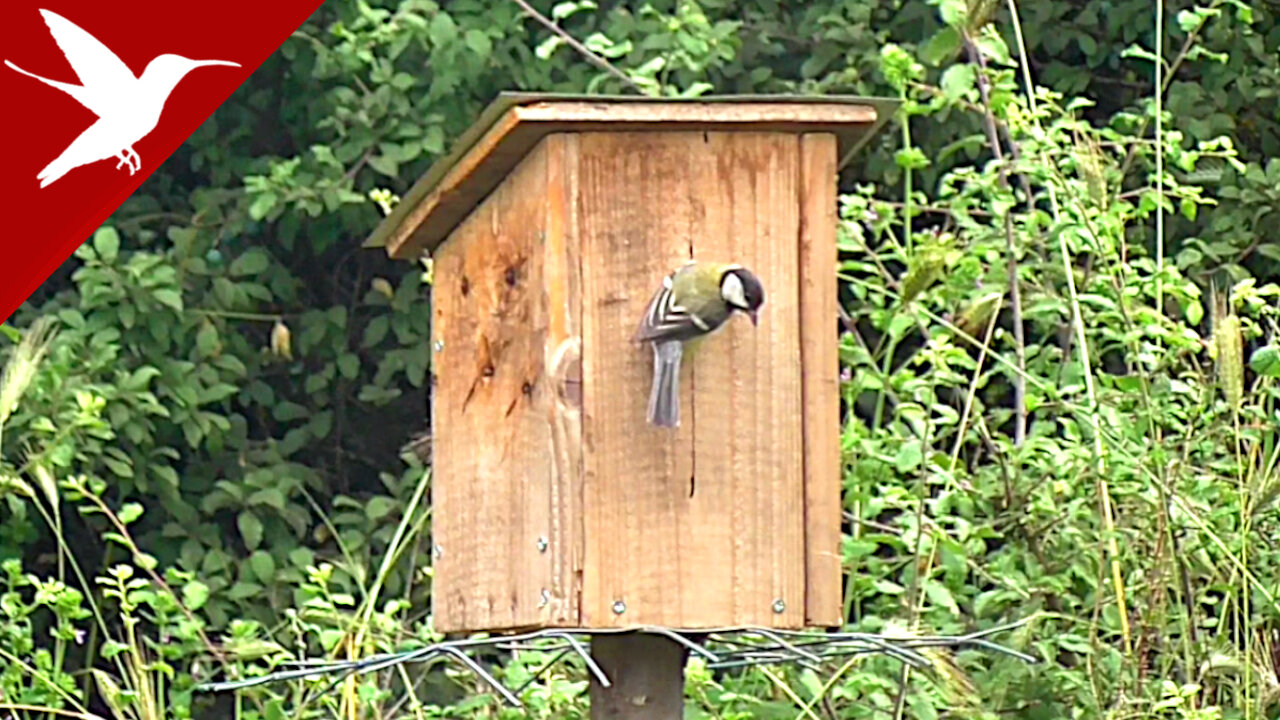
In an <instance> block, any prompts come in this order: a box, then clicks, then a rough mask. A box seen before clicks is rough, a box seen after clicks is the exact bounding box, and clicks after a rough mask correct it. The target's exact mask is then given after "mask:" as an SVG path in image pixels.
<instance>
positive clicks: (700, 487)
mask: <svg viewBox="0 0 1280 720" xmlns="http://www.w3.org/2000/svg"><path fill="white" fill-rule="evenodd" d="M578 173H579V177H578V183H579V193H578V215H579V236H580V238H581V243H582V260H581V262H582V275H583V307H582V332H583V353H584V354H583V376H584V383H585V386H584V391H585V394H584V402H585V405H584V415H583V438H584V447H585V455H584V463H585V466H584V468H585V472H584V481H583V488H584V496H583V513H584V523H585V524H584V535H585V547H586V551H585V557H584V560H585V566H584V572H583V583H584V587H583V598H582V620H583V623H584V624H585V625H587V626H591V627H607V626H626V625H634V624H656V625H666V626H673V627H686V628H695V627H710V626H719V625H726V624H749V625H765V626H771V625H772V626H783V627H798V626H801V625H803V624H804V621H805V602H806V589H805V584H806V582H805V575H806V558H805V551H806V541H805V468H804V432H803V431H804V427H803V417H804V413H803V408H802V401H803V393H802V387H801V382H802V375H803V373H802V358H801V317H800V286H801V281H800V271H799V263H800V256H801V254H800V235H801V218H800V214H801V208H802V198H801V195H800V189H801V185H802V176H801V173H802V163H801V136H800V135H797V134H794V133H784V132H611V133H583V134H581V135H580V138H579V147H578ZM830 180H831V181H832V182H833V181H834V178H830ZM690 258H695V259H698V260H700V261H710V262H737V263H741V264H743V265H745V266H747V267H748V268H750V269H752V270H753V271H754V272H755V273H756V274H757V275H759V277H760V278H761V281H762V283H763V284H764V287H765V290H766V293H767V302H766V305H765V307H764V308H763V310H762V312H761V315H760V324H759V327H755V328H753V327H752V326H751V323H750V322H749V321H748V320H747V319H746V318H743V317H735V318H734V319H733V320H731V321H730V322H729V323H728V326H727V327H726V328H725V329H724V330H723V331H722V332H721V333H719V334H717V335H715V336H712V337H711V338H708V339H706V340H704V341H702V342H701V344H700V345H699V346H698V347H696V348H694V349H693V350H692V351H691V353H689V354H688V355H687V356H686V362H685V363H684V364H683V367H682V374H681V406H682V409H681V415H682V420H681V427H680V428H678V429H677V430H674V431H673V430H670V429H664V428H655V427H651V426H649V425H648V424H647V423H646V420H645V408H646V402H647V397H648V393H649V388H650V380H651V377H652V355H651V352H650V350H649V349H648V347H647V346H645V347H642V346H637V345H636V344H634V343H633V342H632V341H631V338H632V336H633V334H634V333H635V330H636V327H637V325H638V323H639V321H640V316H641V314H642V312H643V310H644V307H645V305H646V303H647V302H648V300H649V298H650V296H651V295H652V294H653V292H654V291H655V290H656V289H657V287H658V285H659V283H660V282H661V280H662V278H663V276H664V275H665V274H667V273H668V272H670V271H671V270H672V269H673V268H675V267H677V266H679V265H680V264H681V263H682V262H684V261H685V260H688V259H690ZM832 270H833V269H829V270H828V272H831V271H832ZM835 420H836V419H835V418H831V419H830V420H829V422H835Z"/></svg>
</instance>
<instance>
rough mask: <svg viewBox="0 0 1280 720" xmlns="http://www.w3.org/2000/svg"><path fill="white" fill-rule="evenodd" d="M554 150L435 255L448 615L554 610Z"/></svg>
mask: <svg viewBox="0 0 1280 720" xmlns="http://www.w3.org/2000/svg"><path fill="white" fill-rule="evenodd" d="M547 158H548V154H547V152H546V151H545V149H540V150H535V151H534V152H533V153H531V154H530V155H529V156H528V157H526V158H525V160H524V162H522V163H521V164H520V166H519V167H518V168H517V169H516V170H515V172H514V173H513V174H512V175H511V177H510V178H509V179H508V181H507V183H506V184H504V185H503V186H502V187H501V188H500V189H499V190H498V191H497V192H496V193H494V194H493V195H492V196H490V197H489V198H488V199H487V200H486V201H485V202H484V204H482V205H481V206H480V207H479V208H477V210H476V212H475V213H473V214H472V215H471V217H470V218H468V220H467V222H466V223H464V224H463V225H462V226H460V227H459V228H458V230H457V232H456V233H455V234H454V236H453V237H452V238H451V239H450V241H449V242H448V243H446V244H445V245H444V246H443V247H442V248H441V252H440V253H438V254H437V257H436V265H435V269H436V278H437V281H436V284H435V286H434V287H433V291H432V304H433V321H434V322H433V325H434V328H433V336H434V337H433V350H435V349H437V348H438V350H439V351H438V352H434V357H433V360H434V364H433V373H434V376H435V392H434V397H433V421H432V429H433V432H434V440H435V444H434V446H433V453H434V455H433V460H434V475H433V478H432V504H433V516H432V520H433V523H434V528H433V532H434V544H435V545H436V546H437V547H438V548H439V552H438V555H439V556H438V558H437V561H436V565H435V578H434V587H433V593H432V602H433V609H434V614H435V627H436V629H437V630H441V631H444V632H455V631H465V630H481V629H484V630H498V629H506V628H519V627H526V626H529V625H534V624H538V623H539V622H540V621H542V620H544V618H545V617H546V610H545V607H546V603H545V602H544V601H543V590H544V589H549V588H550V587H551V586H552V561H551V553H549V552H544V551H541V550H540V548H539V543H538V541H537V540H538V538H539V537H543V538H546V537H549V533H550V529H549V528H550V526H551V511H550V502H551V501H550V498H551V495H552V484H551V467H552V460H551V457H550V454H551V448H552V438H551V432H550V426H549V423H548V418H549V417H550V415H551V413H552V410H551V405H552V401H553V392H552V390H553V388H552V383H551V382H546V381H545V380H544V376H545V374H546V369H545V359H544V358H545V347H546V344H547V342H548V326H549V320H548V317H547V309H546V300H545V299H544V292H543V288H544V282H545V280H544V276H545V274H546V269H545V263H546V258H545V255H544V252H543V250H542V248H543V240H542V236H543V233H544V231H545V229H546V223H547V218H548V210H547V206H546V197H545V196H544V195H543V192H544V188H545V186H546V185H547V173H548V159H547Z"/></svg>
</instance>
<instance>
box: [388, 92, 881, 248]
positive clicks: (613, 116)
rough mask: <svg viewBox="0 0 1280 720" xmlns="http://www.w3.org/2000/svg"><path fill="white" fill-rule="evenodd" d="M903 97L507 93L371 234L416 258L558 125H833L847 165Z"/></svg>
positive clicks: (801, 128)
mask: <svg viewBox="0 0 1280 720" xmlns="http://www.w3.org/2000/svg"><path fill="white" fill-rule="evenodd" d="M897 105H898V101H896V100H890V99H885V98H863V97H853V96H793V95H719V96H714V97H700V98H687V99H686V98H655V97H645V96H604V95H567V94H547V93H502V94H501V95H499V96H498V98H497V99H496V100H494V101H493V102H492V103H490V104H489V107H487V108H486V109H485V110H484V112H482V113H481V114H480V117H479V119H478V120H477V121H476V122H475V124H473V125H472V126H471V128H470V129H468V130H467V131H466V132H465V133H463V134H462V136H461V137H460V138H459V139H458V142H457V143H456V144H455V146H454V148H453V150H452V151H451V152H450V153H449V154H448V155H447V156H445V157H444V158H441V159H440V160H439V161H437V162H436V163H435V164H434V165H432V166H431V168H430V169H429V170H428V171H427V172H426V174H424V175H423V176H422V177H421V178H419V179H418V181H417V182H415V183H414V184H413V187H412V188H410V189H409V192H408V193H406V194H405V196H404V198H403V199H402V200H401V201H400V203H399V204H397V205H396V207H395V209H394V210H392V212H391V214H390V215H389V216H387V217H386V218H385V219H383V221H382V222H381V223H380V224H379V225H378V227H377V228H376V229H375V230H374V231H373V234H372V235H370V236H369V239H368V240H367V241H366V242H365V247H386V248H387V253H388V254H389V255H391V256H392V257H396V258H401V259H412V258H414V257H417V256H418V254H420V253H422V252H423V251H429V250H432V249H434V248H435V247H436V246H437V245H439V244H440V243H441V242H442V241H443V240H444V239H445V238H446V237H448V235H449V233H450V232H452V231H453V229H454V228H455V227H456V226H457V225H458V223H459V222H461V221H462V220H463V219H464V218H466V216H467V214H468V213H470V212H471V210H472V208H474V207H475V206H476V205H477V204H479V203H480V202H481V201H482V200H483V199H484V198H485V197H486V196H487V195H488V194H489V193H490V192H491V191H492V190H493V189H494V188H495V187H497V186H498V184H499V183H500V182H502V179H503V178H504V177H505V176H506V175H507V173H509V172H510V171H511V169H512V168H514V167H515V166H516V165H517V164H518V163H519V162H520V161H521V160H522V159H523V158H524V156H525V154H526V153H528V152H529V151H530V150H531V149H533V147H534V146H536V145H537V144H538V141H539V140H541V139H542V138H543V137H544V136H546V135H548V134H551V133H556V132H582V131H592V132H620V131H636V130H654V131H675V130H682V131H689V130H695V131H696V130H716V131H721V132H724V131H735V130H742V131H752V130H754V131H761V130H776V131H784V132H788V131H789V132H796V133H803V132H829V133H833V134H834V135H835V136H836V138H837V141H838V143H839V158H840V163H839V165H840V166H841V167H843V166H844V164H845V163H846V162H848V160H849V158H850V157H851V156H852V155H853V153H855V152H857V150H858V149H859V148H861V147H862V145H863V144H864V143H865V142H866V141H867V140H868V139H869V138H871V137H872V136H873V135H874V134H875V132H876V131H877V130H879V128H880V126H881V125H883V124H884V123H885V122H886V121H888V119H889V118H890V117H891V116H892V115H893V112H894V110H895V108H896V107H897Z"/></svg>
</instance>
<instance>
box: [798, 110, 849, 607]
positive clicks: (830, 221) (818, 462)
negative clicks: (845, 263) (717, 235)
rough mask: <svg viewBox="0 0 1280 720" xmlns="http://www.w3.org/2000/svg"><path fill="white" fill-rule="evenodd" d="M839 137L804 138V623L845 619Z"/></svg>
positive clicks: (802, 304) (801, 195) (801, 276)
mask: <svg viewBox="0 0 1280 720" xmlns="http://www.w3.org/2000/svg"><path fill="white" fill-rule="evenodd" d="M837 161H838V158H837V154H836V137H835V135H832V134H830V133H809V134H805V135H801V136H800V197H801V212H800V350H801V356H802V357H803V364H804V368H803V372H804V378H803V381H802V385H803V387H804V493H805V563H806V565H805V567H806V570H805V624H806V625H811V626H813V625H818V626H828V627H831V626H838V625H841V624H842V623H843V616H844V604H843V602H842V601H841V597H842V594H843V589H844V588H843V583H842V582H841V570H842V568H841V552H840V542H841V540H840V525H841V522H842V520H843V515H842V511H843V505H842V500H841V492H840V491H841V489H842V484H841V479H840V430H841V428H840V358H839V352H840V347H839V335H838V334H837V330H836V327H835V326H836V323H837V321H836V318H837V317H838V313H839V308H838V306H837V295H836V293H837V288H836V272H835V270H836V267H837V265H836V261H837V252H836V225H837V219H836V182H837V178H836V163H837Z"/></svg>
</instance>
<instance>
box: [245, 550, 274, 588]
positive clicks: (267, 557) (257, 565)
mask: <svg viewBox="0 0 1280 720" xmlns="http://www.w3.org/2000/svg"><path fill="white" fill-rule="evenodd" d="M249 570H251V571H252V572H253V574H254V575H256V576H257V578H258V579H259V580H261V581H262V583H263V584H264V585H270V584H271V583H272V581H274V580H275V576H276V561H275V558H273V557H271V553H268V552H267V551H265V550H257V551H255V552H254V553H253V554H252V555H250V556H249Z"/></svg>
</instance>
